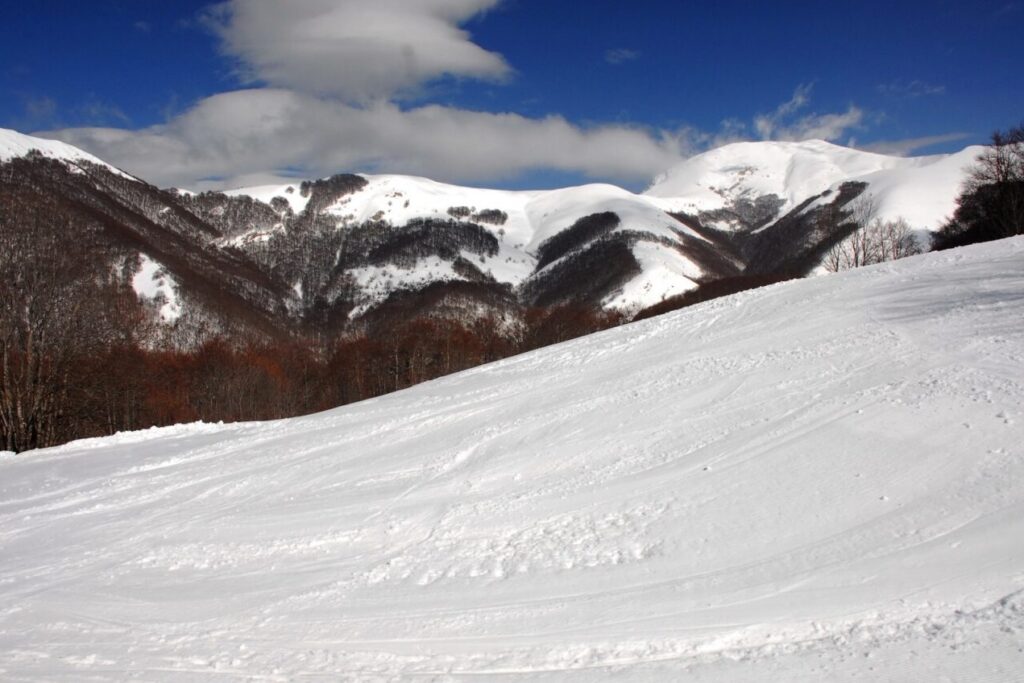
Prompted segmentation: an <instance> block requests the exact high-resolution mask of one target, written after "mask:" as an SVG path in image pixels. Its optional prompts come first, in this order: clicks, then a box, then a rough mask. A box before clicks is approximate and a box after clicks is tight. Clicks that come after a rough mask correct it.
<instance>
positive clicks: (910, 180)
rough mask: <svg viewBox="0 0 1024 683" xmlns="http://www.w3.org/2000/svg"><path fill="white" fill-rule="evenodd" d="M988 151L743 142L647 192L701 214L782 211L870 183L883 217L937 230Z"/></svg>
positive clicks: (701, 158)
mask: <svg viewBox="0 0 1024 683" xmlns="http://www.w3.org/2000/svg"><path fill="white" fill-rule="evenodd" d="M982 149H983V148H982V147H977V146H975V147H967V148H965V149H964V150H962V151H960V152H957V153H955V154H942V155H935V156H924V157H893V156H885V155H882V154H872V153H870V152H863V151H860V150H855V149H849V148H847V147H840V146H838V145H833V144H831V143H828V142H824V141H822V140H808V141H805V142H741V143H735V144H730V145H725V146H723V147H720V148H718V149H714V150H711V151H710V152H706V153H704V154H700V155H697V156H695V157H692V158H690V159H688V160H686V161H684V162H683V163H681V164H679V165H678V166H676V167H674V168H672V169H669V170H668V171H667V172H666V173H665V174H663V175H662V176H660V177H659V178H657V179H656V180H655V182H654V184H653V185H652V186H651V187H650V188H649V189H648V190H647V192H646V193H645V194H646V195H647V196H649V197H653V198H657V199H659V200H661V201H659V202H658V204H659V206H661V207H662V208H664V209H665V210H667V211H673V212H683V213H689V214H694V215H697V214H700V213H702V212H712V211H717V210H721V209H728V208H729V207H730V206H732V205H734V204H735V203H736V201H737V200H741V199H744V198H746V199H749V200H755V199H757V198H758V197H764V196H775V197H778V198H779V199H780V203H779V207H780V212H787V211H789V210H791V209H793V208H795V207H796V206H798V205H799V204H800V203H801V202H803V201H804V200H806V199H808V198H809V197H814V196H816V195H818V194H821V193H822V192H824V191H826V190H831V191H832V192H836V191H838V189H839V186H840V185H842V184H844V183H850V182H863V183H866V184H867V186H868V188H867V190H866V193H867V194H868V195H870V196H872V197H873V198H874V200H875V201H876V203H877V215H878V217H879V218H880V219H882V220H890V219H895V218H900V217H902V218H904V219H906V220H907V221H908V222H909V223H910V224H911V225H912V226H914V227H916V228H919V229H923V230H929V231H934V230H936V229H937V228H938V227H939V226H940V225H941V224H942V223H943V222H944V221H945V220H946V219H947V218H949V216H950V215H952V213H953V210H954V209H955V207H956V204H955V199H956V196H957V194H958V193H959V191H960V185H961V183H962V181H963V177H964V170H965V169H966V168H967V167H969V166H971V165H972V164H973V163H974V161H975V159H976V158H977V156H978V154H980V153H981V151H982Z"/></svg>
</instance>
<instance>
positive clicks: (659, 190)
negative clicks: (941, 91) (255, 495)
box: [0, 131, 978, 336]
mask: <svg viewBox="0 0 1024 683" xmlns="http://www.w3.org/2000/svg"><path fill="white" fill-rule="evenodd" d="M34 149H38V150H40V152H41V153H40V154H34V155H29V154H28V153H29V151H30V150H34ZM0 151H2V153H0V166H2V167H8V168H11V169H12V171H11V172H9V173H6V174H3V173H0V182H5V183H8V184H9V185H10V186H12V187H14V188H19V187H20V188H22V189H24V188H25V187H30V188H32V191H33V192H36V193H40V192H41V193H43V194H45V193H47V192H49V193H50V194H53V195H54V196H56V197H58V198H59V202H58V203H59V204H60V205H61V206H65V207H68V210H69V211H80V212H82V213H83V214H88V216H89V218H88V220H92V221H98V222H99V224H101V225H103V231H105V233H104V234H107V235H108V238H109V239H110V240H111V241H112V243H113V244H114V245H115V247H112V249H113V251H115V252H116V256H117V259H119V263H122V264H123V263H125V262H127V261H131V260H132V259H134V262H135V263H136V266H135V267H136V269H137V272H136V274H135V275H133V276H132V281H133V282H134V283H138V285H139V286H138V287H137V288H136V289H137V291H138V293H139V295H140V296H142V297H144V298H148V299H152V300H153V302H154V310H156V311H159V314H158V316H159V319H160V320H162V321H164V322H165V323H167V324H169V325H176V326H178V327H181V328H189V329H197V330H198V329H210V328H212V329H225V328H227V327H230V326H231V325H234V324H236V323H237V320H238V319H239V315H240V314H241V317H242V318H244V319H245V320H246V321H247V322H245V324H246V325H248V326H250V327H255V328H258V329H261V330H274V329H276V330H294V329H296V328H299V329H303V328H306V329H316V330H318V331H323V330H327V331H337V330H340V329H345V328H346V327H351V326H353V325H367V324H375V322H374V321H380V320H391V319H393V318H395V317H396V316H398V317H402V316H406V317H407V316H408V315H409V311H416V312H417V314H423V315H430V316H456V317H474V316H481V315H487V316H492V317H495V318H496V319H498V320H501V321H504V324H514V322H515V320H516V319H517V318H518V317H520V316H521V315H522V314H523V311H524V310H526V309H528V308H531V307H539V308H542V309H550V308H552V307H557V306H574V307H581V308H585V309H590V310H619V311H626V312H636V311H640V310H642V309H645V308H647V307H649V306H652V305H654V304H657V303H659V302H661V301H663V300H664V299H667V298H670V297H673V296H677V295H679V294H682V293H684V292H687V291H690V290H694V289H697V288H699V287H701V286H702V285H706V284H708V283H710V282H715V281H718V280H722V279H729V278H738V277H741V276H744V275H765V274H776V273H785V274H787V275H789V274H806V273H808V272H810V271H812V270H813V269H814V268H815V267H816V266H817V265H818V263H819V262H820V260H821V258H822V255H823V253H824V251H825V250H826V249H827V248H828V247H829V246H830V245H831V244H834V243H835V242H836V241H837V240H841V239H843V238H844V237H845V236H846V235H847V234H849V232H850V230H851V229H852V227H851V225H850V224H845V223H842V220H839V222H836V223H834V224H831V227H830V228H829V229H827V230H824V229H822V227H821V223H822V221H820V220H819V216H820V215H823V214H826V213H827V214H828V215H830V216H840V217H842V216H844V215H846V214H845V213H844V212H847V211H848V210H849V208H850V206H851V205H852V202H855V201H859V199H863V198H868V197H870V198H871V201H872V203H873V204H874V205H875V207H876V215H877V216H878V217H879V218H885V219H888V218H896V217H903V218H905V219H907V220H908V221H909V223H910V224H911V226H912V227H913V228H915V229H917V230H918V231H919V232H920V233H922V234H925V233H927V232H928V231H932V230H934V229H936V228H937V227H939V225H940V224H941V222H942V220H943V219H944V218H945V217H946V216H947V215H949V214H950V213H951V212H952V209H953V206H954V200H955V197H956V195H957V193H958V190H959V185H960V183H961V180H962V178H963V172H964V169H965V168H966V167H967V166H968V165H970V163H971V161H972V160H973V158H974V157H975V156H976V155H977V152H978V148H968V149H966V150H964V151H963V152H960V153H958V154H954V155H949V156H944V157H920V158H897V157H887V156H882V155H878V154H871V153H867V152H861V151H857V150H853V149H847V148H843V147H838V146H836V145H831V144H828V143H825V142H820V141H810V142H800V143H786V142H758V143H740V144H734V145H728V146H725V147H722V148H720V149H716V150H712V151H710V152H707V153H705V154H701V155H698V156H695V157H693V158H691V159H689V160H687V161H686V162H684V163H682V164H680V165H679V166H677V167H676V168H673V169H670V170H669V171H668V172H667V173H666V174H665V175H664V176H663V177H662V178H660V179H659V180H658V181H657V182H655V184H654V185H653V186H652V187H651V188H650V189H649V190H648V191H647V192H646V193H644V194H634V193H631V192H628V191H626V190H623V189H621V188H618V187H614V186H611V185H598V184H594V185H585V186H581V187H570V188H565V189H560V190H553V191H536V192H506V191H498V190H485V189H476V188H466V187H458V186H453V185H445V184H441V183H436V182H433V181H431V180H428V179H425V178H415V177H408V176H373V175H340V176H335V177H333V178H329V179H322V180H317V181H311V182H310V181H304V182H298V181H297V182H295V183H293V184H288V185H281V186H264V187H255V188H242V189H238V190H232V191H229V192H225V193H203V194H195V193H192V192H187V191H176V190H172V191H162V190H158V189H157V188H154V187H151V186H149V185H146V184H145V183H144V182H143V181H139V180H137V179H135V178H132V177H131V176H128V175H126V174H124V173H122V172H120V171H118V170H117V169H114V168H113V167H111V166H109V165H107V164H104V163H103V162H102V161H100V160H99V159H96V158H95V157H91V156H89V155H88V154H86V153H85V152H81V151H79V150H76V149H75V148H73V147H70V146H68V145H64V144H63V143H56V142H52V141H48V140H41V139H37V138H31V137H29V136H25V135H21V134H19V133H15V132H13V131H0ZM19 191H20V190H19ZM154 292H156V293H158V294H159V296H157V295H156V294H154ZM229 310H230V311H231V313H230V315H229V314H228V313H227V311H229ZM197 319H200V320H199V321H198V322H197ZM196 334H199V333H196ZM193 336H194V335H193Z"/></svg>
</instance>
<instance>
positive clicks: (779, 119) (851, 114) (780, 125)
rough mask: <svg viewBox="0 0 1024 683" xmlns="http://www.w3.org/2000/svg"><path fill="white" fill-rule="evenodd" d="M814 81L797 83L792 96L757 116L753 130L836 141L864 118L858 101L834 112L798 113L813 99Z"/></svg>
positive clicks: (770, 136) (769, 136)
mask: <svg viewBox="0 0 1024 683" xmlns="http://www.w3.org/2000/svg"><path fill="white" fill-rule="evenodd" d="M813 87H814V86H813V84H812V83H806V84H803V85H799V86H797V88H796V90H794V91H793V96H792V97H790V98H789V99H788V100H787V101H785V102H783V103H782V104H780V105H779V106H778V107H776V108H775V111H773V112H770V113H767V114H758V115H757V116H755V117H754V130H755V131H756V132H757V135H758V136H759V137H760V138H761V139H762V140H809V139H820V140H828V141H835V140H838V139H840V138H842V137H843V136H845V135H846V134H847V132H848V131H850V130H851V129H856V128H859V127H860V126H861V125H862V124H863V121H864V110H863V109H861V108H860V107H857V106H855V105H852V104H851V105H850V106H849V107H847V109H846V111H843V112H835V113H825V114H821V113H816V112H812V113H808V114H802V115H798V114H799V113H800V112H802V111H803V110H804V109H806V108H807V106H808V104H809V103H810V101H811V97H810V96H811V90H812V89H813Z"/></svg>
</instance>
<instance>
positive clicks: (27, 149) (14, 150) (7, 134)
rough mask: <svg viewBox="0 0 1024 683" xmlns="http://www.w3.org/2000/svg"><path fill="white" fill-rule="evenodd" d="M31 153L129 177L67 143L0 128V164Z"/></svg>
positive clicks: (72, 164)
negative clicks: (95, 167)
mask: <svg viewBox="0 0 1024 683" xmlns="http://www.w3.org/2000/svg"><path fill="white" fill-rule="evenodd" d="M32 152H35V153H39V154H41V155H42V156H43V157H46V158H48V159H57V160H59V161H63V162H65V163H67V164H69V165H71V166H74V165H75V164H76V163H77V162H81V161H85V162H88V163H90V164H96V165H97V166H102V167H103V168H106V169H107V170H110V171H113V172H114V173H117V174H118V175H122V176H124V177H126V178H130V177H131V176H129V175H128V174H126V173H124V172H123V171H121V170H119V169H117V168H114V167H113V166H111V165H110V164H108V163H107V162H105V161H103V160H102V159H99V158H97V157H94V156H93V155H91V154H89V153H88V152H83V151H82V150H80V149H78V148H77V147H73V146H71V145H69V144H67V143H64V142H58V141H57V140H46V139H44V138H37V137H33V136H31V135H24V134H22V133H19V132H17V131H14V130H9V129H6V128H0V163H3V162H5V161H10V160H11V159H16V158H18V157H24V156H27V155H28V154H30V153H32Z"/></svg>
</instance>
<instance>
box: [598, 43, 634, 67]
mask: <svg viewBox="0 0 1024 683" xmlns="http://www.w3.org/2000/svg"><path fill="white" fill-rule="evenodd" d="M639 58H640V53H639V52H637V51H636V50H630V49H629V48H625V47H617V48H615V49H614V50H608V51H606V52H605V53H604V61H606V62H608V63H609V64H615V65H618V64H625V63H626V62H631V61H633V60H635V59H639Z"/></svg>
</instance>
